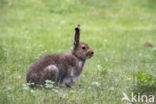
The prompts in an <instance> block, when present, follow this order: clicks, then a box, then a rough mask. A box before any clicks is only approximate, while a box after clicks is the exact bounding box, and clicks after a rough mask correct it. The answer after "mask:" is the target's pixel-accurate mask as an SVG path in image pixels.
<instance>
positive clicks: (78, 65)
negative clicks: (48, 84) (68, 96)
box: [26, 25, 94, 87]
mask: <svg viewBox="0 0 156 104" xmlns="http://www.w3.org/2000/svg"><path fill="white" fill-rule="evenodd" d="M79 38H80V25H78V26H77V27H76V28H75V35H74V43H73V45H72V47H71V49H70V51H69V52H65V53H61V54H49V55H46V56H43V57H42V58H40V59H39V60H37V61H36V62H35V63H34V64H32V65H31V66H30V68H29V69H28V71H27V75H26V79H27V82H28V83H33V84H34V85H33V86H35V85H36V84H42V85H44V84H45V81H46V80H51V81H54V82H56V83H57V84H60V83H62V84H65V85H66V86H67V87H71V86H74V87H78V85H76V83H75V81H76V79H77V78H78V77H79V76H80V74H81V73H82V70H83V66H84V63H85V61H86V59H88V58H91V57H92V56H93V54H94V52H93V50H92V49H91V48H89V46H88V45H87V44H86V43H83V42H79Z"/></svg>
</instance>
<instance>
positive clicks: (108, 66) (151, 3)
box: [0, 0, 156, 104]
mask: <svg viewBox="0 0 156 104" xmlns="http://www.w3.org/2000/svg"><path fill="white" fill-rule="evenodd" d="M155 4H156V1H155V0H1V1H0V104H127V102H125V101H122V100H121V99H122V97H123V92H124V93H126V94H129V93H131V90H132V89H133V83H134V77H133V75H132V74H133V73H136V72H138V71H142V72H147V73H150V74H152V75H156V6H155ZM77 24H80V25H81V41H83V42H86V43H88V44H89V46H90V47H91V48H92V49H93V50H94V52H95V55H94V57H92V58H91V59H89V60H87V62H86V64H85V66H84V70H83V73H82V75H81V76H80V78H79V79H78V80H77V83H78V84H79V86H80V88H78V89H76V88H72V89H64V87H63V88H62V87H60V88H53V89H45V88H34V89H32V88H28V87H27V86H26V72H27V69H28V67H29V66H30V65H31V64H32V63H33V62H35V61H36V60H37V59H39V58H40V57H42V56H44V55H46V54H51V53H61V52H66V51H68V50H69V49H70V47H71V45H72V44H73V34H74V28H75V26H76V25H77ZM147 41H149V42H151V43H152V45H153V47H144V43H145V42H147ZM153 95H156V91H153ZM155 99H156V96H155ZM153 104H154V103H153Z"/></svg>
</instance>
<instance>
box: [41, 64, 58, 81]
mask: <svg viewBox="0 0 156 104" xmlns="http://www.w3.org/2000/svg"><path fill="white" fill-rule="evenodd" d="M58 75H59V69H58V67H57V66H56V65H49V66H47V67H46V68H45V69H44V70H43V72H42V78H41V80H42V81H41V82H42V83H45V81H46V80H51V81H55V82H56V81H57V78H58Z"/></svg>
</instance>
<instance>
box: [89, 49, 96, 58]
mask: <svg viewBox="0 0 156 104" xmlns="http://www.w3.org/2000/svg"><path fill="white" fill-rule="evenodd" d="M93 55H94V51H93V50H92V49H89V50H88V52H87V57H88V58H91V57H92V56H93Z"/></svg>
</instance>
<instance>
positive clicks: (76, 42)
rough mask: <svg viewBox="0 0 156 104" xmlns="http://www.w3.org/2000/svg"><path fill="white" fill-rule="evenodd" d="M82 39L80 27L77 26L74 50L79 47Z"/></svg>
mask: <svg viewBox="0 0 156 104" xmlns="http://www.w3.org/2000/svg"><path fill="white" fill-rule="evenodd" d="M79 39H80V25H77V27H76V28H75V34H74V49H75V48H76V47H77V46H78V44H79Z"/></svg>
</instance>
